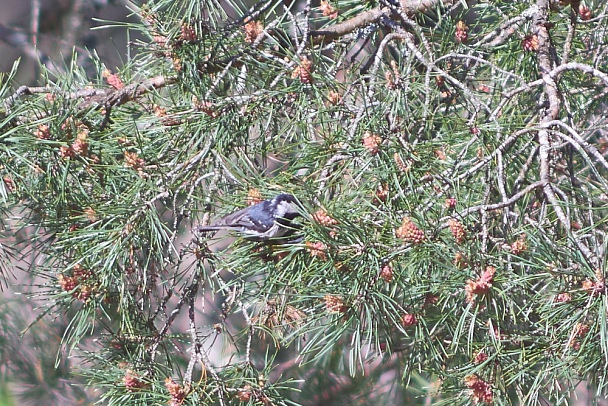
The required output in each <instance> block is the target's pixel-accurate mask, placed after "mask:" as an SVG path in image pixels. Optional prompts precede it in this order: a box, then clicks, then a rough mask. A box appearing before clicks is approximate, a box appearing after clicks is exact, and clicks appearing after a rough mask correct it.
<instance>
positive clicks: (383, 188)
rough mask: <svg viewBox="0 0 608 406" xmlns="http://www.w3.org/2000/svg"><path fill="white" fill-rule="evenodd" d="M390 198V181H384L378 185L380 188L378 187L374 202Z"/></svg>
mask: <svg viewBox="0 0 608 406" xmlns="http://www.w3.org/2000/svg"><path fill="white" fill-rule="evenodd" d="M387 198H388V183H382V184H380V185H378V189H376V194H375V196H374V200H373V203H380V202H386V199H387Z"/></svg>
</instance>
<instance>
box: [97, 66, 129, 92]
mask: <svg viewBox="0 0 608 406" xmlns="http://www.w3.org/2000/svg"><path fill="white" fill-rule="evenodd" d="M101 76H102V77H103V78H104V79H105V80H106V82H107V83H108V85H110V86H112V87H113V88H114V89H116V90H120V89H122V88H123V87H125V84H124V83H123V81H122V80H121V79H120V76H118V75H117V74H116V73H112V72H111V71H110V70H109V69H104V71H103V72H102V73H101Z"/></svg>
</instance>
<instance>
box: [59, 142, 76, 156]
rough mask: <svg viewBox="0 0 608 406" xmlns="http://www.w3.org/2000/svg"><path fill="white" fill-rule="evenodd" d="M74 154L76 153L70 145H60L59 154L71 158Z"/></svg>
mask: <svg viewBox="0 0 608 406" xmlns="http://www.w3.org/2000/svg"><path fill="white" fill-rule="evenodd" d="M74 155H76V154H75V153H74V150H73V149H72V147H68V146H65V145H63V146H61V147H59V156H60V157H62V158H64V159H70V158H74Z"/></svg>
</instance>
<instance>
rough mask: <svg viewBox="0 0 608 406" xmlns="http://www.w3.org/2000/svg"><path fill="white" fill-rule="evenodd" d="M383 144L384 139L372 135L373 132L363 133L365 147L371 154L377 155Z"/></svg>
mask: <svg viewBox="0 0 608 406" xmlns="http://www.w3.org/2000/svg"><path fill="white" fill-rule="evenodd" d="M381 143H382V138H380V136H379V135H378V134H372V132H371V131H366V132H364V133H363V146H364V147H365V149H367V150H368V151H369V153H370V154H372V155H376V154H377V153H378V151H379V150H380V148H379V147H380V144H381Z"/></svg>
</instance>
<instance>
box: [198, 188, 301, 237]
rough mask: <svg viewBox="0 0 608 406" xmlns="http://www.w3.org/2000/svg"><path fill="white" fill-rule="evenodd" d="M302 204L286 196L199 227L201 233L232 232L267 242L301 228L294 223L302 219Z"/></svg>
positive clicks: (269, 200)
mask: <svg viewBox="0 0 608 406" xmlns="http://www.w3.org/2000/svg"><path fill="white" fill-rule="evenodd" d="M300 209H301V206H300V203H299V202H298V200H297V199H296V198H295V197H294V196H292V195H290V194H287V193H281V194H279V195H277V196H275V197H274V198H272V199H268V200H264V201H263V202H260V203H258V204H255V205H253V206H249V207H246V208H244V209H242V210H239V211H236V212H234V213H230V214H228V215H227V216H225V217H222V218H221V219H219V220H218V221H216V222H215V223H213V224H210V225H208V226H198V227H197V229H196V230H197V231H198V232H199V233H204V232H209V231H219V230H229V231H234V232H236V233H238V234H240V235H241V236H242V237H243V238H245V239H247V240H250V241H268V240H270V239H278V238H281V237H288V236H290V235H292V234H293V233H295V232H296V231H297V230H298V229H299V228H300V225H299V224H297V223H294V222H293V220H294V219H295V218H296V217H298V216H300V215H301V214H300Z"/></svg>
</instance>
